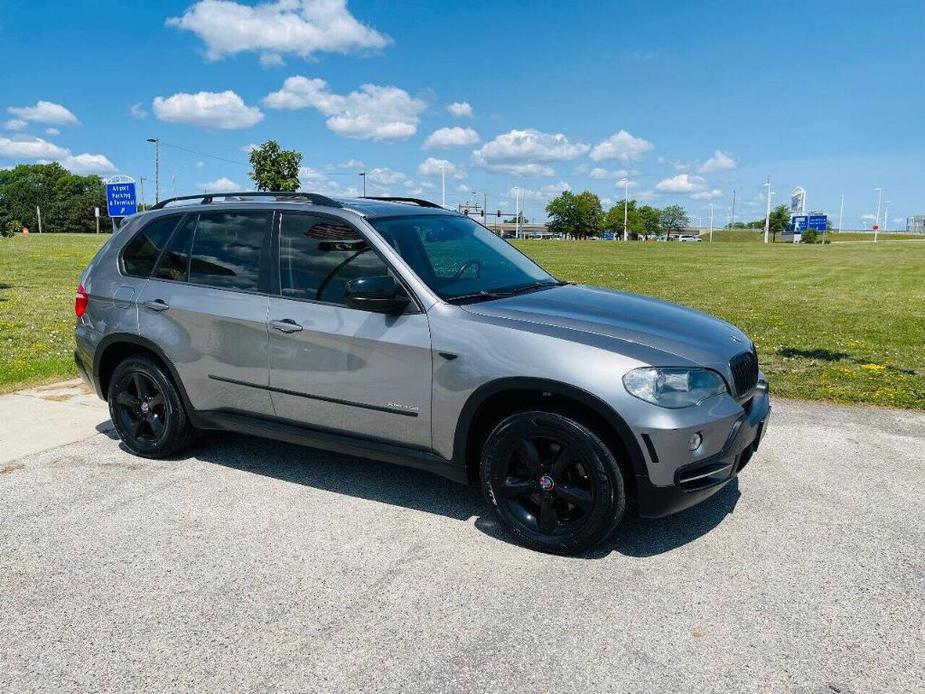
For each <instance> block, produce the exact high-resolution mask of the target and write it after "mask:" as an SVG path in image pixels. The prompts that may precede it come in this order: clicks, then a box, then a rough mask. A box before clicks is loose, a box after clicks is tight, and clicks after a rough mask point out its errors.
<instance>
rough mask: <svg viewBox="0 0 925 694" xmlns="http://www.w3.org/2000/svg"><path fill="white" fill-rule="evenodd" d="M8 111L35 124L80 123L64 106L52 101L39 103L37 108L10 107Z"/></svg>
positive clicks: (36, 105)
mask: <svg viewBox="0 0 925 694" xmlns="http://www.w3.org/2000/svg"><path fill="white" fill-rule="evenodd" d="M7 111H9V112H10V113H12V114H13V115H14V116H16V117H17V118H21V119H22V120H27V121H32V122H34V123H50V124H52V125H77V124H79V123H80V121H79V120H77V116H75V115H74V114H73V113H71V112H70V111H68V110H67V109H66V108H64V106H62V105H61V104H55V103H52V102H51V101H38V102H36V104H35V106H19V107H17V106H10V107H9V108H8V109H7Z"/></svg>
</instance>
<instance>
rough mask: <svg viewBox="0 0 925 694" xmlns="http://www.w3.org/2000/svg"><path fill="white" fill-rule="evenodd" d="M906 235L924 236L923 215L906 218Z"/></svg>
mask: <svg viewBox="0 0 925 694" xmlns="http://www.w3.org/2000/svg"><path fill="white" fill-rule="evenodd" d="M906 233H908V234H925V214H917V215H913V216H912V217H906Z"/></svg>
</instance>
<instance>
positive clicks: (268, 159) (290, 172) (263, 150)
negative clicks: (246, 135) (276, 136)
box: [248, 140, 302, 191]
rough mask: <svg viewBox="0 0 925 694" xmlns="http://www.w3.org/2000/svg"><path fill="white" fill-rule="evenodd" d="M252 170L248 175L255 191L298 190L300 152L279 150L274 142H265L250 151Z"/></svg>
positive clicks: (277, 144)
mask: <svg viewBox="0 0 925 694" xmlns="http://www.w3.org/2000/svg"><path fill="white" fill-rule="evenodd" d="M250 162H251V166H252V167H253V170H252V171H251V172H250V173H249V174H248V175H249V176H250V177H251V180H253V181H254V183H256V184H257V190H280V191H294V190H298V189H299V166H300V165H301V163H302V154H301V152H296V151H295V150H293V149H280V148H279V143H278V142H277V141H276V140H267V141H266V142H264V143H263V144H262V145H260V146H259V147H255V148H254V149H252V150H251V155H250Z"/></svg>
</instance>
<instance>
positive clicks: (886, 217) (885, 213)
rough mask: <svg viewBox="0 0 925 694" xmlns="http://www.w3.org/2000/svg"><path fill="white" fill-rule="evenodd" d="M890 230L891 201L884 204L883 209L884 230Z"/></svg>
mask: <svg viewBox="0 0 925 694" xmlns="http://www.w3.org/2000/svg"><path fill="white" fill-rule="evenodd" d="M889 229H890V201H889V200H887V201H886V202H885V203H884V207H883V230H884V231H889Z"/></svg>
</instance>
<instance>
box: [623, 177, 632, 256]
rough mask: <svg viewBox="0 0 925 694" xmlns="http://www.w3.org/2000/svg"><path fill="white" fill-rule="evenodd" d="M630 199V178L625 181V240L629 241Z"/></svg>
mask: <svg viewBox="0 0 925 694" xmlns="http://www.w3.org/2000/svg"><path fill="white" fill-rule="evenodd" d="M629 197H630V180H629V178H624V179H623V240H624V241H628V240H629V231H628V230H627V228H626V224H627V220H628V218H629V204H630V202H629Z"/></svg>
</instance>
